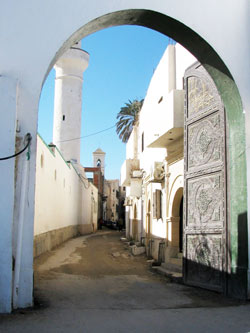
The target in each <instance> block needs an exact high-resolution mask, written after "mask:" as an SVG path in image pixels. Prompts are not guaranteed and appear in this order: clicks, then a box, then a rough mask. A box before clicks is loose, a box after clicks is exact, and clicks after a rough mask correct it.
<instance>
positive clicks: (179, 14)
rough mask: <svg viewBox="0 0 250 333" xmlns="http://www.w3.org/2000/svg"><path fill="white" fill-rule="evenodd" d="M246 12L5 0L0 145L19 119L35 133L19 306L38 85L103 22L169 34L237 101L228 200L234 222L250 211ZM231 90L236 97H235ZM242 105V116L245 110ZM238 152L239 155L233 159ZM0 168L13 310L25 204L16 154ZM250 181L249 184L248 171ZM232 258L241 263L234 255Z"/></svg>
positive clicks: (241, 5)
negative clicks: (15, 241)
mask: <svg viewBox="0 0 250 333" xmlns="http://www.w3.org/2000/svg"><path fill="white" fill-rule="evenodd" d="M249 13H250V3H249V1H248V0H242V1H240V2H236V1H230V2H228V1H227V0H221V1H219V2H218V1H216V0H206V1H203V2H202V6H201V4H200V2H199V1H197V0H189V1H186V0H180V1H175V0H166V1H162V0H156V1H153V2H152V1H151V0H126V1H123V0H116V1H112V0H107V1H100V0H92V1H91V2H90V1H88V0H72V1H70V2H69V1H67V0H60V1H59V0H55V1H51V0H44V1H40V2H37V1H33V2H32V1H29V0H25V1H18V0H13V1H11V2H3V3H1V5H0V22H1V24H0V30H1V33H0V43H1V48H0V87H1V89H0V98H1V101H2V102H1V106H0V107H1V121H0V133H1V140H0V151H1V153H2V154H3V155H9V154H11V153H13V152H14V149H15V147H14V142H15V124H16V118H17V119H18V124H19V131H20V132H19V136H20V137H21V138H22V137H24V135H25V134H26V133H27V132H30V133H31V135H32V137H33V141H32V146H31V160H30V162H29V168H28V181H27V184H26V187H25V188H26V193H25V195H26V198H25V209H24V212H25V215H24V221H25V223H24V227H23V233H22V243H23V244H25V246H23V248H22V255H21V270H20V281H19V290H18V299H17V305H16V306H18V307H26V306H30V305H32V290H33V285H32V280H33V269H32V260H33V258H32V245H33V243H32V242H33V241H32V239H33V232H32V231H33V216H34V202H33V201H34V181H35V157H36V142H35V141H36V130H37V110H38V103H39V96H40V92H41V87H42V84H43V81H44V79H45V78H46V75H47V73H48V72H49V70H50V69H51V68H52V66H53V64H54V63H55V61H56V60H57V59H58V57H59V56H60V55H61V54H62V53H63V52H64V51H65V50H66V49H67V48H68V47H69V46H71V45H72V44H74V43H75V42H76V41H78V40H80V39H81V38H82V37H84V36H85V35H87V34H89V33H93V32H95V31H98V30H100V29H102V28H106V27H109V26H114V25H122V24H132V25H133V24H140V25H145V26H147V27H150V28H153V29H155V30H158V31H161V32H164V33H166V34H168V35H170V36H171V37H173V38H174V39H176V40H177V41H178V42H180V43H182V44H183V45H184V46H186V47H187V48H188V49H189V50H190V51H191V52H193V53H194V55H195V56H196V57H197V58H198V59H199V60H200V61H201V63H202V64H204V65H206V68H207V69H208V70H209V71H210V74H212V75H213V78H214V79H215V80H216V84H217V86H218V88H219V90H220V92H221V93H222V98H223V99H225V100H228V106H229V107H230V106H231V110H233V108H236V109H237V110H238V111H237V112H238V113H237V115H236V111H235V112H234V111H231V113H230V114H229V116H230V117H229V118H230V119H229V120H230V122H231V124H232V123H233V121H234V119H233V117H234V115H235V117H236V118H235V119H236V122H235V123H234V127H232V126H231V125H230V126H231V127H230V126H229V136H230V138H229V141H230V140H231V141H230V145H231V142H233V146H234V149H233V152H234V153H233V154H232V156H231V161H230V163H231V164H230V167H231V166H233V168H232V170H233V171H231V179H230V181H231V185H232V188H233V189H234V190H235V192H232V193H233V194H234V193H235V196H234V195H233V199H232V200H231V203H232V207H233V209H234V211H233V214H231V216H233V218H234V219H235V226H234V228H236V229H237V226H236V219H237V216H240V214H243V215H244V214H245V215H246V210H247V208H246V186H245V187H244V181H245V179H246V178H245V174H246V169H245V164H244V163H245V161H246V160H245V157H246V156H247V162H248V165H249V167H248V170H250V133H249V132H247V134H246V135H245V134H244V116H246V124H247V128H248V127H249V126H248V125H250V94H249V91H250V80H249V77H250V64H249V54H250V45H249V31H250V20H249ZM188 36H189V37H192V38H188ZM205 41H206V42H205ZM221 59H222V60H223V62H222V61H221ZM227 69H228V70H229V71H230V73H231V75H232V77H233V79H234V81H235V83H236V86H237V88H238V90H237V88H236V86H235V85H234V83H233V81H232V77H231V76H230V74H229V73H228V71H227ZM225 82H226V83H227V84H228V86H230V87H231V88H230V89H232V91H230V92H228V90H227V91H226V90H225V89H224V86H223V85H224V84H225ZM6 87H8V88H6ZM238 91H239V94H240V95H238ZM230 96H236V97H235V98H233V101H232V103H231V104H230ZM239 96H240V98H239ZM9 101H11V103H9ZM224 102H225V101H224ZM241 102H242V104H241ZM10 105H11V107H10ZM15 106H16V108H15ZM242 108H243V109H244V115H242ZM237 126H238V127H237ZM237 131H238V132H240V133H241V136H240V141H239V140H238V141H237V140H236V141H237V142H234V140H233V138H234V137H233V135H234V133H236V132H237ZM245 143H246V145H245ZM237 154H238V156H239V158H238V159H236V155H237ZM0 167H1V172H0V184H1V188H2V191H3V192H4V193H5V194H6V196H5V198H8V200H7V202H8V205H7V206H6V202H4V201H3V200H1V201H0V211H1V232H0V250H1V253H2V256H1V258H0V271H1V272H4V273H5V274H4V275H2V276H1V277H0V299H1V301H0V312H9V311H11V303H12V255H13V248H12V246H11V244H12V232H13V230H14V233H15V231H16V226H17V222H16V219H17V216H18V212H19V211H20V207H19V200H18V199H19V198H18V196H17V197H16V198H15V193H16V194H18V193H19V190H20V187H21V179H22V172H21V170H18V174H17V187H16V192H15V191H14V190H15V188H14V185H13V179H14V175H15V170H14V163H13V161H8V162H4V163H3V164H1V166H0ZM239 168H240V169H242V175H243V176H242V177H241V179H240V181H239V180H238V182H237V183H236V181H235V179H236V174H237V173H239ZM248 183H249V184H250V171H249V174H248ZM10 184H11V185H10ZM242 184H243V185H242ZM237 186H240V187H241V188H242V186H243V187H244V189H243V191H242V190H241V193H242V196H241V197H238V195H236V193H239V192H240V189H237ZM239 200H240V205H239ZM237 207H239V208H237ZM13 216H14V222H13ZM12 222H13V223H12ZM236 229H235V230H236ZM234 234H235V233H234V231H233V230H232V232H231V236H232V237H234ZM235 241H236V240H235ZM14 247H15V246H14ZM235 258H237V253H236V255H235ZM233 260H235V262H236V259H233Z"/></svg>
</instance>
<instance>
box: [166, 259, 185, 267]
mask: <svg viewBox="0 0 250 333" xmlns="http://www.w3.org/2000/svg"><path fill="white" fill-rule="evenodd" d="M169 263H170V264H173V265H177V266H182V259H181V258H169Z"/></svg>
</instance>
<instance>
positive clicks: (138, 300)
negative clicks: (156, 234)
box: [0, 229, 250, 333]
mask: <svg viewBox="0 0 250 333" xmlns="http://www.w3.org/2000/svg"><path fill="white" fill-rule="evenodd" d="M121 236H123V235H122V234H121V233H120V232H118V231H116V230H109V229H105V230H101V231H99V232H97V233H96V234H92V235H89V236H81V237H77V238H74V239H71V240H70V241H68V242H66V243H64V244H62V245H61V246H60V247H58V248H57V249H56V250H54V251H51V252H49V253H47V254H43V255H41V256H40V257H38V258H37V259H36V260H35V263H34V266H35V267H34V271H35V275H34V281H35V290H34V296H35V301H36V302H35V303H36V304H35V307H34V309H28V310H19V311H16V312H14V313H13V314H11V315H1V316H0V332H26V333H29V332H36V333H39V332H46V333H48V332H84V333H85V332H99V331H102V332H128V331H129V332H152V331H154V332H180V331H183V332H203V333H204V332H249V330H250V316H249V311H250V305H249V303H243V302H240V301H236V300H231V299H229V298H224V297H223V296H222V295H221V294H217V293H213V292H210V291H206V290H202V289H198V288H192V287H188V286H184V285H181V284H175V283H173V282H171V281H169V280H168V279H167V278H164V277H161V276H159V275H156V274H155V273H152V272H151V271H150V264H149V263H148V262H147V258H146V257H145V256H144V255H140V256H136V257H134V256H132V255H131V254H130V252H129V248H128V245H127V244H126V243H125V242H123V241H121V240H120V238H121Z"/></svg>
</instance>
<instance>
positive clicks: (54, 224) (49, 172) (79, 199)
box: [34, 137, 98, 236]
mask: <svg viewBox="0 0 250 333" xmlns="http://www.w3.org/2000/svg"><path fill="white" fill-rule="evenodd" d="M81 173H82V177H84V176H85V175H84V174H83V171H82V170H81ZM97 196H98V190H97V188H96V187H95V186H94V185H93V184H91V183H89V182H88V180H86V179H83V180H80V178H79V176H78V174H77V172H76V170H75V168H74V167H73V166H72V164H70V165H69V166H68V165H67V163H66V162H65V160H64V159H63V158H62V156H61V154H60V153H59V151H58V150H57V149H55V154H54V155H53V154H52V152H51V151H50V150H49V148H48V147H47V146H46V145H45V143H44V142H43V141H42V140H41V138H40V137H38V144H37V173H36V194H35V199H36V200H35V223H34V235H35V236H36V235H39V234H42V233H45V232H48V231H52V230H56V229H60V228H64V227H67V226H72V225H82V224H92V225H94V226H93V229H96V225H97V200H98V199H97ZM92 201H94V205H93V204H92ZM94 206H95V207H96V210H95V209H94Z"/></svg>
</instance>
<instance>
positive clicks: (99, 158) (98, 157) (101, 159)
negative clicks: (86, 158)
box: [93, 148, 106, 176]
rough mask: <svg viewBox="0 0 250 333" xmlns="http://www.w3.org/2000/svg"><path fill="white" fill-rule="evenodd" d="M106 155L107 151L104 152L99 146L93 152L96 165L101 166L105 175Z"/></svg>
mask: <svg viewBox="0 0 250 333" xmlns="http://www.w3.org/2000/svg"><path fill="white" fill-rule="evenodd" d="M105 155H106V153H104V151H102V150H101V148H98V149H96V151H94V152H93V164H94V167H101V173H102V175H103V176H104V175H105Z"/></svg>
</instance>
